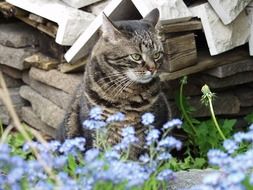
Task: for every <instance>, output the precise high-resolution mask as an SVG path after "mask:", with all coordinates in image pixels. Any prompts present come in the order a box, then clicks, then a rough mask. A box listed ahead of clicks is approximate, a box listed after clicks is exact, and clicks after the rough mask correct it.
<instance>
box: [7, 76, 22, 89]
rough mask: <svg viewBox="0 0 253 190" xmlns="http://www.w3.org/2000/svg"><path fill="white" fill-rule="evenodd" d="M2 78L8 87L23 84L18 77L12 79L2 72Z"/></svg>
mask: <svg viewBox="0 0 253 190" xmlns="http://www.w3.org/2000/svg"><path fill="white" fill-rule="evenodd" d="M3 78H4V81H5V83H6V86H7V87H8V88H17V87H20V86H21V85H23V81H22V80H20V79H14V78H12V77H9V76H8V75H6V74H4V73H3Z"/></svg>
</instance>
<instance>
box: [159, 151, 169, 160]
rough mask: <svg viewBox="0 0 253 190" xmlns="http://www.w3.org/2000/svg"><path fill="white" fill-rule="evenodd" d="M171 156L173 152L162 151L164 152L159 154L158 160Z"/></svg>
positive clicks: (167, 158)
mask: <svg viewBox="0 0 253 190" xmlns="http://www.w3.org/2000/svg"><path fill="white" fill-rule="evenodd" d="M171 158H172V156H171V154H170V153H168V152H162V153H160V154H159V155H158V156H157V160H158V161H165V160H169V159H171Z"/></svg>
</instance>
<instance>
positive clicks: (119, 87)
mask: <svg viewBox="0 0 253 190" xmlns="http://www.w3.org/2000/svg"><path fill="white" fill-rule="evenodd" d="M128 81H129V78H125V80H122V81H121V82H120V83H119V84H118V85H117V86H116V87H115V88H114V89H113V91H112V93H111V94H114V93H115V94H114V95H113V97H116V95H117V93H118V91H119V90H120V89H121V88H122V85H124V84H125V83H127V82H128Z"/></svg>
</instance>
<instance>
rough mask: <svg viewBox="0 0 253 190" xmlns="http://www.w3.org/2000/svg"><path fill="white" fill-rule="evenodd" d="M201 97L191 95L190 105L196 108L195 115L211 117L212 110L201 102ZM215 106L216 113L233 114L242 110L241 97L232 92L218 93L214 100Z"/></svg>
mask: <svg viewBox="0 0 253 190" xmlns="http://www.w3.org/2000/svg"><path fill="white" fill-rule="evenodd" d="M200 99H201V97H189V100H188V102H189V105H190V106H192V107H194V108H195V109H196V111H195V112H193V116H195V117H209V116H210V111H209V109H208V107H206V106H205V105H203V104H201V101H200ZM213 108H214V112H215V114H216V115H233V114H237V113H239V112H240V101H239V99H238V98H237V97H236V96H234V95H231V94H217V96H216V98H215V99H214V100H213Z"/></svg>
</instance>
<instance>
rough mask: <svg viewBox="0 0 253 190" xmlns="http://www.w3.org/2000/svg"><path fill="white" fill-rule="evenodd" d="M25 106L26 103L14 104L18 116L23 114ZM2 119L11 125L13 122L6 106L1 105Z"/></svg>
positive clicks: (0, 114) (0, 113) (0, 117)
mask: <svg viewBox="0 0 253 190" xmlns="http://www.w3.org/2000/svg"><path fill="white" fill-rule="evenodd" d="M23 106H24V104H16V105H14V108H15V111H16V113H17V114H18V116H20V115H21V108H22V107H23ZM0 120H1V122H2V123H3V124H4V125H9V124H10V123H11V117H10V115H9V113H8V110H7V109H6V107H5V106H1V105H0Z"/></svg>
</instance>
